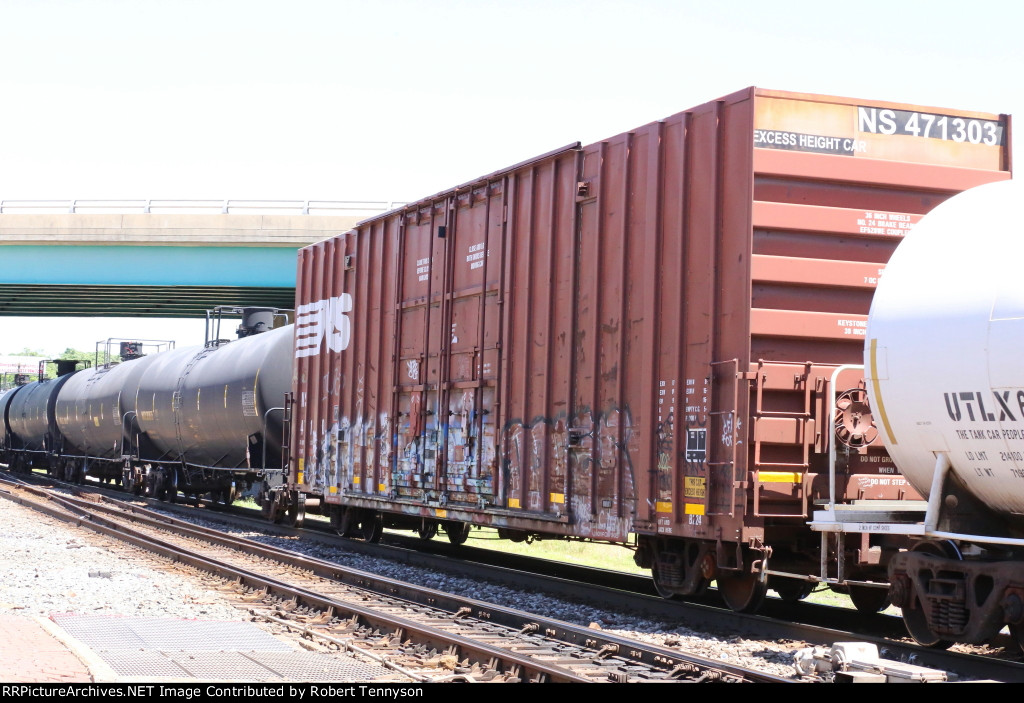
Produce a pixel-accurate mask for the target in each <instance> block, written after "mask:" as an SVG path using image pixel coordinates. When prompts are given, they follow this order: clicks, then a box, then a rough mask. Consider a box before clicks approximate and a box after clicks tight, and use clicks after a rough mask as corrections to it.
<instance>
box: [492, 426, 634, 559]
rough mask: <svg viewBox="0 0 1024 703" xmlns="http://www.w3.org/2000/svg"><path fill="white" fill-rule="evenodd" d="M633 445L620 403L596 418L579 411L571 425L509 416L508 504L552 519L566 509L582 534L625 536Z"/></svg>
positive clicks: (506, 450) (506, 437) (506, 446)
mask: <svg viewBox="0 0 1024 703" xmlns="http://www.w3.org/2000/svg"><path fill="white" fill-rule="evenodd" d="M570 442H571V444H570ZM638 446H639V438H638V435H637V433H636V432H635V431H634V425H633V421H632V418H631V416H630V413H629V411H628V410H620V409H619V408H611V409H609V410H607V411H605V412H602V413H598V414H597V416H596V417H595V416H594V414H593V413H591V412H590V410H589V409H584V410H583V411H581V412H579V413H577V415H576V417H575V418H574V421H573V422H572V427H571V429H570V427H569V425H568V424H567V422H566V417H565V415H564V414H560V415H558V416H556V417H543V416H540V417H536V418H534V419H533V420H532V421H531V422H529V423H525V422H523V421H522V420H519V419H516V420H512V421H511V422H509V423H508V424H507V425H506V426H505V428H504V430H503V433H502V447H503V448H504V473H505V476H504V489H505V496H506V497H507V499H508V500H507V504H508V505H509V506H510V507H520V508H522V509H525V510H529V511H531V512H540V513H550V514H554V515H556V516H561V515H563V514H565V512H566V511H567V510H568V511H569V512H570V513H571V514H572V515H574V516H576V518H577V525H578V526H579V529H580V533H581V534H583V535H584V536H587V537H592V538H595V539H622V538H623V536H624V534H625V533H626V532H627V531H628V529H629V525H630V524H631V522H632V504H633V500H634V498H635V482H634V475H633V456H635V455H637V452H638ZM545 480H546V481H547V483H545ZM570 480H571V484H570ZM595 484H596V490H597V492H596V494H595V493H594V486H595ZM620 505H625V506H629V507H628V508H626V509H624V510H620V508H619V506H620Z"/></svg>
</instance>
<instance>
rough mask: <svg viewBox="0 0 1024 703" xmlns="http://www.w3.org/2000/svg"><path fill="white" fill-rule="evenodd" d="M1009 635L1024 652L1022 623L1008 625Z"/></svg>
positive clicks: (1023, 628)
mask: <svg viewBox="0 0 1024 703" xmlns="http://www.w3.org/2000/svg"><path fill="white" fill-rule="evenodd" d="M1010 637H1011V638H1012V639H1013V641H1014V642H1015V643H1016V644H1017V649H1019V650H1021V652H1024V625H1010Z"/></svg>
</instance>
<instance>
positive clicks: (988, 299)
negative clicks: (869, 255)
mask: <svg viewBox="0 0 1024 703" xmlns="http://www.w3.org/2000/svg"><path fill="white" fill-rule="evenodd" d="M1022 206H1024V183H1022V182H1019V181H1003V182H999V183H993V184H989V185H983V186H980V187H978V188H974V189H972V190H969V191H966V192H964V193H962V194H960V195H957V196H955V197H953V198H951V199H950V200H948V201H946V202H945V203H943V204H942V205H940V206H939V207H937V208H936V209H935V210H933V211H932V212H931V213H930V214H929V215H927V216H926V217H925V218H924V219H923V220H922V221H921V222H920V223H919V224H918V225H917V226H916V227H915V228H914V230H913V231H912V232H911V233H910V234H909V235H908V236H907V237H906V238H905V239H904V241H903V242H901V243H900V245H899V247H898V248H897V249H896V252H895V254H894V255H893V257H892V259H891V260H890V261H889V264H888V265H887V266H886V268H885V272H884V274H883V275H882V278H881V280H880V281H879V284H878V289H877V291H876V293H875V296H874V300H873V302H872V304H871V312H870V315H869V318H868V326H867V339H866V343H865V354H864V357H865V358H864V363H865V368H866V377H867V382H868V395H869V397H870V401H871V406H872V409H873V414H874V418H875V421H876V423H877V425H878V429H879V432H880V434H881V437H882V439H883V441H884V442H885V445H886V447H887V449H888V451H889V453H890V454H891V455H892V457H893V460H894V461H895V462H896V465H897V466H898V467H899V469H900V471H901V472H902V473H903V475H904V476H905V477H906V478H907V480H909V481H910V483H911V484H912V485H913V486H914V487H915V488H916V489H917V490H918V491H919V492H921V493H922V494H923V495H928V494H929V493H931V492H932V490H931V487H932V485H933V477H934V476H935V474H936V468H937V457H940V456H941V455H943V454H945V456H946V457H948V461H949V465H950V466H949V471H950V472H951V473H953V474H955V476H957V477H958V478H959V479H960V481H961V482H962V483H963V485H964V486H965V488H966V490H967V491H969V492H970V493H971V494H972V495H974V496H975V497H976V498H978V499H979V500H980V501H982V502H983V503H984V504H985V505H987V506H988V507H990V508H991V509H993V510H995V511H998V512H999V513H1001V514H1004V515H1006V514H1008V513H1020V514H1024V275H1022V272H1024V218H1022V217H1021V208H1022ZM940 468H944V467H940Z"/></svg>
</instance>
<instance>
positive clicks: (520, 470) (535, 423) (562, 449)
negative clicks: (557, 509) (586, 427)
mask: <svg viewBox="0 0 1024 703" xmlns="http://www.w3.org/2000/svg"><path fill="white" fill-rule="evenodd" d="M568 445H569V431H568V428H567V426H566V421H565V415H564V413H563V414H561V415H560V416H558V417H556V418H546V417H543V416H541V417H536V418H534V419H533V420H532V421H531V422H528V423H526V422H523V421H522V420H518V419H517V420H512V421H511V422H509V423H507V424H506V425H505V428H504V430H503V431H502V440H501V446H502V447H504V455H505V456H504V459H505V461H504V466H505V481H504V483H505V495H506V496H507V497H511V498H512V499H513V502H512V504H511V505H513V506H516V505H518V507H520V508H523V509H526V510H530V511H532V512H548V510H549V509H550V508H551V507H552V505H551V504H552V501H551V496H552V494H553V495H555V496H556V497H557V496H562V497H564V496H565V493H566V485H565V480H566V476H567V475H568ZM549 460H550V470H549V466H548V462H549ZM545 475H547V476H548V479H549V480H550V483H549V485H548V487H547V488H548V490H547V492H546V493H545V490H544V478H545ZM515 501H518V504H517V503H516V502H515Z"/></svg>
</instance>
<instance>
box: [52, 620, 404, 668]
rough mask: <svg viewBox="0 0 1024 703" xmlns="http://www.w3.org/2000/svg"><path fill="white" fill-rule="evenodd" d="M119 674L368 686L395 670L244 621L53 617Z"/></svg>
mask: <svg viewBox="0 0 1024 703" xmlns="http://www.w3.org/2000/svg"><path fill="white" fill-rule="evenodd" d="M52 620H53V621H54V622H55V623H56V624H57V625H59V626H60V627H62V628H63V629H64V630H66V631H67V632H68V634H70V635H72V636H73V637H75V639H77V640H78V641H79V642H81V643H82V644H84V645H86V646H87V647H89V648H90V649H92V650H93V651H94V652H95V653H96V654H97V655H99V657H100V658H102V659H103V660H104V661H105V662H106V663H107V665H109V666H110V668H111V669H112V670H113V671H114V673H116V674H117V675H118V676H124V677H131V678H135V679H153V678H161V679H163V678H169V679H197V680H204V681H231V680H233V681H252V682H264V681H331V682H353V681H373V680H376V679H379V678H382V677H385V676H389V675H391V674H392V673H393V672H391V671H389V670H388V669H387V668H385V667H383V666H380V665H378V664H374V663H366V662H362V661H360V660H358V659H355V658H353V657H350V656H348V655H344V654H340V653H335V654H326V653H316V652H304V651H296V650H295V649H293V648H292V647H291V646H290V645H289V644H288V643H287V642H283V641H281V640H279V639H277V638H275V637H274V636H272V635H271V634H269V633H267V632H265V631H263V630H261V629H260V628H259V627H257V626H256V625H254V624H253V623H249V622H217V621H211V620H171V619H153V618H117V617H103V616H90V615H81V616H80V615H56V616H53V617H52Z"/></svg>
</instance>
